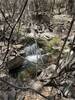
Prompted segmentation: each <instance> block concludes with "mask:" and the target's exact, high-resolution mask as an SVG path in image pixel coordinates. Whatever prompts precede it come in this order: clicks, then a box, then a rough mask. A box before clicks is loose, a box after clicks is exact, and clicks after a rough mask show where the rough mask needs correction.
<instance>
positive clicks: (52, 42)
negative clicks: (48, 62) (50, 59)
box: [45, 36, 61, 54]
mask: <svg viewBox="0 0 75 100" xmlns="http://www.w3.org/2000/svg"><path fill="white" fill-rule="evenodd" d="M60 43H61V39H60V38H59V37H57V36H56V37H53V38H52V39H51V40H50V41H47V45H46V47H45V50H46V51H47V52H50V53H52V54H53V53H57V52H58V51H59V50H57V49H53V46H60Z"/></svg>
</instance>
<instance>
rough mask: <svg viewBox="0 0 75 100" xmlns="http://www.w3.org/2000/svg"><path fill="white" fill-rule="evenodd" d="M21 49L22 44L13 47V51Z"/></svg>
mask: <svg viewBox="0 0 75 100" xmlns="http://www.w3.org/2000/svg"><path fill="white" fill-rule="evenodd" d="M22 47H23V45H22V44H17V45H13V48H15V49H18V50H19V49H21V48H22Z"/></svg>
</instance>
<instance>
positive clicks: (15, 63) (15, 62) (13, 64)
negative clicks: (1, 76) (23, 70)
mask: <svg viewBox="0 0 75 100" xmlns="http://www.w3.org/2000/svg"><path fill="white" fill-rule="evenodd" d="M23 62H24V58H23V57H22V56H16V57H15V58H14V59H12V60H10V61H8V62H7V68H8V69H9V70H11V69H15V68H18V67H20V66H21V65H22V64H23Z"/></svg>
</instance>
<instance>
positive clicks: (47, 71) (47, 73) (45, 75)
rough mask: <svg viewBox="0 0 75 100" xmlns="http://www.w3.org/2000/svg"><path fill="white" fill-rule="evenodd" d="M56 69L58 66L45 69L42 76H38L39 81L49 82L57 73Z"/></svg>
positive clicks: (53, 65)
mask: <svg viewBox="0 0 75 100" xmlns="http://www.w3.org/2000/svg"><path fill="white" fill-rule="evenodd" d="M55 69H56V65H55V64H52V65H50V66H48V67H47V68H46V69H44V70H43V71H42V72H41V74H40V75H39V76H38V79H39V80H41V79H43V80H47V79H49V78H51V77H52V75H53V72H54V71H55Z"/></svg>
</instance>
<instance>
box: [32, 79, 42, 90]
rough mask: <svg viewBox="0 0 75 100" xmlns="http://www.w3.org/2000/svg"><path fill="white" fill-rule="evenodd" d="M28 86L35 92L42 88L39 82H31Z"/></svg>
mask: <svg viewBox="0 0 75 100" xmlns="http://www.w3.org/2000/svg"><path fill="white" fill-rule="evenodd" d="M30 86H31V88H32V89H34V90H36V91H40V90H41V89H42V88H43V83H42V82H40V81H32V82H31V83H30Z"/></svg>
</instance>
